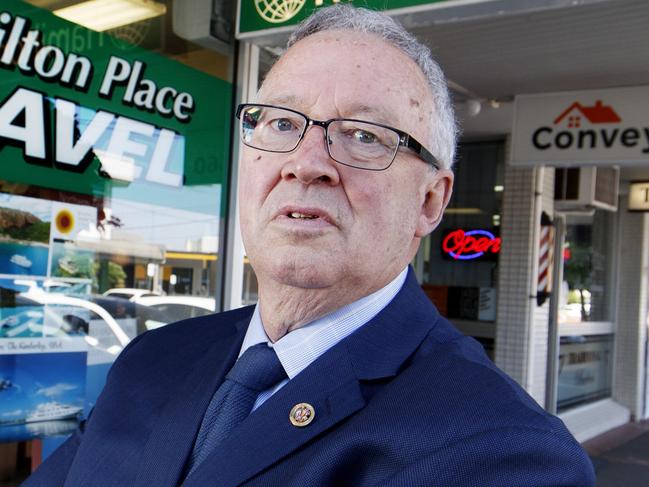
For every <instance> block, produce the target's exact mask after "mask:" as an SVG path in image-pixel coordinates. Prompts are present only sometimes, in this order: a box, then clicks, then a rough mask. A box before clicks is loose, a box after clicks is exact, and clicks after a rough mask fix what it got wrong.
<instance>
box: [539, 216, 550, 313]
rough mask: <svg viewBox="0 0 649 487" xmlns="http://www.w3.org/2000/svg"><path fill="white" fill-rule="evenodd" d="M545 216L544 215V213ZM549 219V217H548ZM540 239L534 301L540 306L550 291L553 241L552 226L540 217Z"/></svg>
mask: <svg viewBox="0 0 649 487" xmlns="http://www.w3.org/2000/svg"><path fill="white" fill-rule="evenodd" d="M544 216H546V215H544ZM548 219H549V218H548ZM541 220H542V222H541V239H540V242H539V278H538V284H537V293H536V302H537V304H538V305H539V306H542V305H543V303H544V302H545V300H546V299H547V297H548V296H549V295H550V291H551V277H552V276H551V268H552V247H553V243H554V231H553V230H554V227H553V226H552V224H551V223H550V224H548V223H549V222H546V221H543V220H545V219H543V218H542V219H541Z"/></svg>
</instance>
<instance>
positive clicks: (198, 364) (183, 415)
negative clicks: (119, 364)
mask: <svg viewBox="0 0 649 487" xmlns="http://www.w3.org/2000/svg"><path fill="white" fill-rule="evenodd" d="M249 321H250V317H249V316H248V317H246V318H244V319H242V320H241V321H239V322H237V323H235V324H234V325H232V324H230V325H225V326H224V325H223V324H221V323H216V324H214V326H213V328H212V329H211V330H210V331H211V332H213V334H212V335H210V336H205V337H202V338H203V339H202V340H201V341H200V342H199V343H200V345H199V346H198V347H196V350H192V351H191V355H192V357H191V359H190V360H188V361H187V363H185V364H183V365H184V366H185V367H186V368H189V367H191V368H190V369H189V370H186V372H187V373H186V374H185V375H182V376H181V375H180V374H179V376H178V378H179V380H180V381H181V384H180V387H179V388H178V389H175V390H174V392H173V395H172V396H170V398H169V402H168V403H167V404H166V406H165V407H164V409H163V410H162V412H161V413H160V414H159V416H158V417H157V418H156V420H155V423H156V426H155V429H154V430H153V431H152V432H151V435H150V436H149V439H148V441H147V444H146V446H145V449H144V452H143V455H142V459H141V462H142V463H141V467H140V469H139V472H138V476H137V479H136V482H135V485H136V486H141V487H145V486H146V487H149V486H151V485H176V484H177V483H178V482H179V480H180V478H181V475H182V474H183V469H184V466H185V462H186V459H187V458H188V456H189V454H190V452H191V449H192V448H193V444H194V438H195V436H196V434H197V432H198V428H199V427H200V424H201V421H202V419H203V415H204V413H205V410H206V409H207V405H208V403H209V401H210V399H211V397H212V395H213V394H214V391H215V390H216V388H217V387H218V386H219V385H220V384H221V382H222V381H223V378H224V376H225V374H226V373H227V371H228V370H229V369H230V368H231V366H232V364H233V363H234V361H235V360H236V358H237V354H238V352H239V349H240V347H241V343H242V341H243V337H244V335H245V331H246V326H247V324H248V323H249ZM188 333H191V330H188ZM194 357H198V359H196V360H194ZM179 368H181V369H182V365H179Z"/></svg>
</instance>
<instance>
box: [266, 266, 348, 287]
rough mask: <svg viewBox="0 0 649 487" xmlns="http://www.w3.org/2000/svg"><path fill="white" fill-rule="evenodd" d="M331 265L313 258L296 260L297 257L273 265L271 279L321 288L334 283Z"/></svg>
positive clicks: (292, 284)
mask: <svg viewBox="0 0 649 487" xmlns="http://www.w3.org/2000/svg"><path fill="white" fill-rule="evenodd" d="M332 270H333V269H332V266H331V263H328V262H314V261H313V260H310V261H304V262H298V261H297V259H293V260H291V261H285V262H282V263H280V264H278V265H275V266H273V270H272V279H273V281H275V282H278V283H280V284H283V285H285V286H291V287H295V288H301V289H323V288H327V287H330V286H332V285H335V282H336V278H335V276H334V275H332V274H333V273H332Z"/></svg>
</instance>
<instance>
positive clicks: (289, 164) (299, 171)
mask: <svg viewBox="0 0 649 487" xmlns="http://www.w3.org/2000/svg"><path fill="white" fill-rule="evenodd" d="M326 144H327V141H326V139H325V131H324V128H322V127H317V126H311V127H308V128H307V131H306V133H305V134H304V138H303V139H302V142H300V145H299V146H298V148H297V149H296V150H294V151H293V152H291V153H290V154H287V156H288V159H287V161H286V163H285V164H284V166H283V167H282V171H281V175H282V178H284V179H293V178H295V179H297V180H298V181H300V182H301V183H303V184H311V183H313V182H316V181H322V182H324V183H327V184H330V185H335V184H338V183H339V182H340V174H339V173H338V168H339V165H338V163H337V162H336V161H334V160H333V159H332V158H331V157H330V156H329V152H328V151H327V145H326Z"/></svg>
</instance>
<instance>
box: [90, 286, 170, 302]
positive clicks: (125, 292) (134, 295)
mask: <svg viewBox="0 0 649 487" xmlns="http://www.w3.org/2000/svg"><path fill="white" fill-rule="evenodd" d="M103 296H110V297H112V298H122V299H128V300H129V301H135V300H137V299H138V298H142V297H145V296H161V294H160V293H156V292H154V291H151V290H150V289H136V288H132V287H114V288H112V289H109V290H108V291H106V292H105V293H103Z"/></svg>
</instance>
